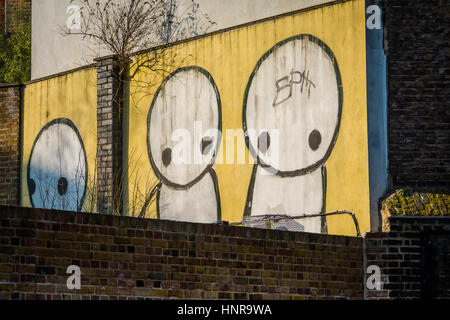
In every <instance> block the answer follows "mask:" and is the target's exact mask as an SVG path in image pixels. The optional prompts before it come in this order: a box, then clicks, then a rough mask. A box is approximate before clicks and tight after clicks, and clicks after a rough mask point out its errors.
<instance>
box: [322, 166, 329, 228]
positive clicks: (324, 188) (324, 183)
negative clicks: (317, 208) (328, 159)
mask: <svg viewBox="0 0 450 320" xmlns="http://www.w3.org/2000/svg"><path fill="white" fill-rule="evenodd" d="M321 171H322V212H321V213H325V212H327V168H326V167H325V165H323V166H322V168H321ZM321 220H322V221H321V224H322V225H321V229H322V233H328V226H327V217H321Z"/></svg>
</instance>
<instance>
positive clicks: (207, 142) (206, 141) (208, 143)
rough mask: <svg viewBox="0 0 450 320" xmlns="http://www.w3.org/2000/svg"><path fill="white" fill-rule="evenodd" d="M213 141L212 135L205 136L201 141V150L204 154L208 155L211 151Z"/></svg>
mask: <svg viewBox="0 0 450 320" xmlns="http://www.w3.org/2000/svg"><path fill="white" fill-rule="evenodd" d="M212 143H213V138H211V137H204V138H203V139H202V142H201V143H200V151H201V152H202V154H203V155H206V154H208V153H209V151H211V148H212Z"/></svg>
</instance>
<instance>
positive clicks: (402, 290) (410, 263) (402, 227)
mask: <svg viewBox="0 0 450 320" xmlns="http://www.w3.org/2000/svg"><path fill="white" fill-rule="evenodd" d="M389 222H390V232H386V233H369V234H367V235H366V239H365V247H366V266H370V265H376V266H379V267H380V269H381V282H382V288H381V290H367V291H366V297H367V298H368V299H418V298H422V299H430V298H432V299H435V298H449V297H450V285H449V284H450V281H449V279H450V264H449V261H448V258H449V256H450V250H449V246H448V244H449V243H450V217H434V218H433V217H412V216H410V217H390V218H389Z"/></svg>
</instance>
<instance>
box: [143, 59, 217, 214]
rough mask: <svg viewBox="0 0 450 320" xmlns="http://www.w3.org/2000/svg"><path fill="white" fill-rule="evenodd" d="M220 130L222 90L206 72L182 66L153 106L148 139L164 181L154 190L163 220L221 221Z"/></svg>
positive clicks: (160, 177) (155, 164)
mask: <svg viewBox="0 0 450 320" xmlns="http://www.w3.org/2000/svg"><path fill="white" fill-rule="evenodd" d="M221 128H222V120H221V102H220V96H219V92H218V90H217V87H216V85H215V83H214V80H213V79H212V77H211V75H210V74H209V73H208V72H207V71H206V70H204V69H202V68H199V67H184V68H180V69H178V70H176V71H175V72H173V73H172V74H171V75H170V76H169V77H168V78H166V79H165V80H164V82H163V83H162V85H161V86H160V88H159V89H158V91H157V92H156V94H155V98H154V99H153V102H152V105H151V107H150V111H149V114H148V139H147V143H148V152H149V158H150V162H151V164H152V168H153V170H154V172H155V173H156V175H157V177H158V178H159V180H160V181H161V183H160V184H159V185H157V187H156V189H155V191H152V192H151V196H154V195H156V197H157V198H156V199H157V210H158V217H159V218H161V219H168V220H182V221H193V222H203V223H212V222H217V221H218V220H220V218H221V214H220V196H219V189H218V183H217V176H216V173H215V171H214V170H213V169H212V165H213V164H214V160H215V158H216V156H217V151H218V148H219V145H220V139H221ZM187 208H189V209H188V210H187Z"/></svg>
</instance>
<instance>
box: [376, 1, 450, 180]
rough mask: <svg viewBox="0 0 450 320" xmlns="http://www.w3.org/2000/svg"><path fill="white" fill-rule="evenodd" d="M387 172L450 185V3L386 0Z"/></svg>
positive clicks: (394, 176)
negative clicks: (449, 42) (449, 44)
mask: <svg viewBox="0 0 450 320" xmlns="http://www.w3.org/2000/svg"><path fill="white" fill-rule="evenodd" d="M384 10H385V17H384V19H385V31H386V45H387V47H386V49H387V77H388V130H389V173H390V175H391V177H392V180H393V184H394V187H396V186H401V185H409V186H420V187H422V186H440V187H444V186H446V187H449V186H450V152H449V150H450V100H449V97H450V48H449V46H448V39H449V38H450V34H449V32H450V19H449V18H448V16H449V12H450V1H448V0H430V1H403V0H388V1H385V8H384Z"/></svg>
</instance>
